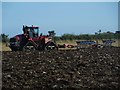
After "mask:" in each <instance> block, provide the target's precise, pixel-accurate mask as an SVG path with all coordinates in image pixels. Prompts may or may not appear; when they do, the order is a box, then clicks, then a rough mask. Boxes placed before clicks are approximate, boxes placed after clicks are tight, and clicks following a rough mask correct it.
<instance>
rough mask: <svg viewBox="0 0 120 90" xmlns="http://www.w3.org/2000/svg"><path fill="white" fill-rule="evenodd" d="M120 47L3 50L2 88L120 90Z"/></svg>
mask: <svg viewBox="0 0 120 90" xmlns="http://www.w3.org/2000/svg"><path fill="white" fill-rule="evenodd" d="M119 54H120V48H103V49H80V50H73V51H72V50H71V51H70V50H69V51H52V52H48V51H42V52H39V51H34V52H10V51H8V52H3V54H2V87H3V88H2V89H3V90H5V89H14V90H19V89H21V90H23V89H31V90H41V89H43V90H44V89H45V90H46V89H61V88H63V89H80V90H81V89H82V90H86V89H87V90H88V89H90V90H91V89H101V90H106V89H107V90H120V82H119V81H120V55H119Z"/></svg>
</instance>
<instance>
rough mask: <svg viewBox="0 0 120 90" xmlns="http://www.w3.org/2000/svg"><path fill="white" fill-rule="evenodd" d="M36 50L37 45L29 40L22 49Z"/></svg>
mask: <svg viewBox="0 0 120 90" xmlns="http://www.w3.org/2000/svg"><path fill="white" fill-rule="evenodd" d="M35 50H36V47H35V45H34V44H33V43H32V42H28V43H27V44H25V45H24V46H23V49H22V51H35Z"/></svg>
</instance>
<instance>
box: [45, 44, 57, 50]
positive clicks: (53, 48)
mask: <svg viewBox="0 0 120 90" xmlns="http://www.w3.org/2000/svg"><path fill="white" fill-rule="evenodd" d="M45 50H46V51H51V50H56V51H57V50H58V47H57V45H56V44H55V43H54V42H47V43H46V44H45Z"/></svg>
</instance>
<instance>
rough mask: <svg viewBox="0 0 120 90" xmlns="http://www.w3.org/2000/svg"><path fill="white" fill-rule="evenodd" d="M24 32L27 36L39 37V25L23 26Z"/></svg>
mask: <svg viewBox="0 0 120 90" xmlns="http://www.w3.org/2000/svg"><path fill="white" fill-rule="evenodd" d="M23 33H24V35H25V36H26V37H27V38H37V37H38V35H39V34H38V33H39V27H34V26H33V25H32V27H28V26H23Z"/></svg>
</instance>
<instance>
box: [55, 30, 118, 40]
mask: <svg viewBox="0 0 120 90" xmlns="http://www.w3.org/2000/svg"><path fill="white" fill-rule="evenodd" d="M96 39H99V40H103V39H120V32H118V33H117V32H116V33H113V32H109V31H108V32H103V33H100V32H99V33H95V34H80V35H75V34H63V35H62V36H55V40H96Z"/></svg>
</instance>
